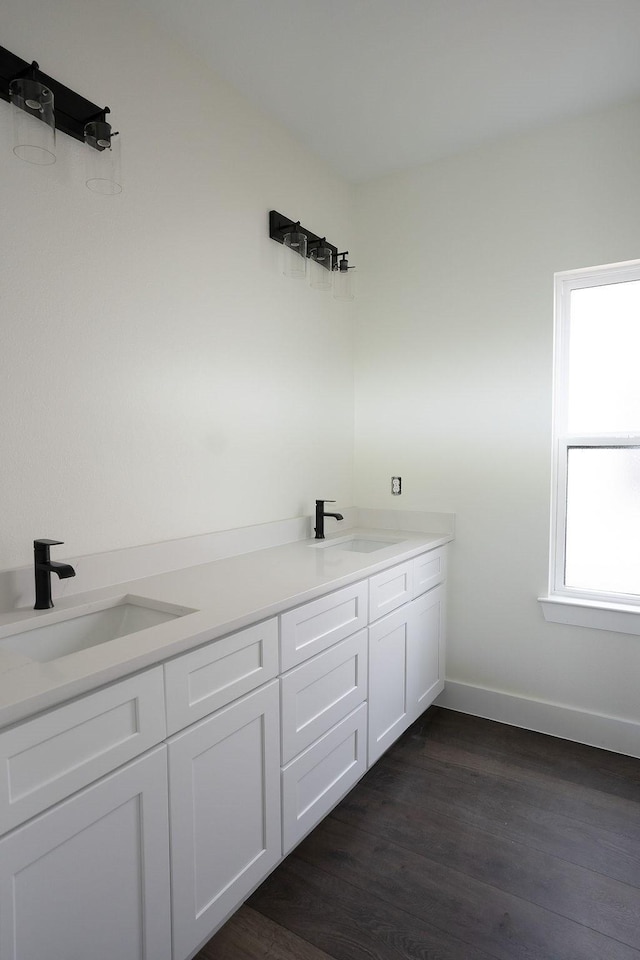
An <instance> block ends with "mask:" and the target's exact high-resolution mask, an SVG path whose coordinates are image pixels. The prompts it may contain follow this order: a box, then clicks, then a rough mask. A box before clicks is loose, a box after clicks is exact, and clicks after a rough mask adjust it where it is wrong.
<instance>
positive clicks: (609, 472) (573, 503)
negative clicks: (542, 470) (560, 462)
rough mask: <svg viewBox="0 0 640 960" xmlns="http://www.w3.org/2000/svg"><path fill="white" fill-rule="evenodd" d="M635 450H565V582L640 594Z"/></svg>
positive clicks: (639, 456) (639, 464)
mask: <svg viewBox="0 0 640 960" xmlns="http://www.w3.org/2000/svg"><path fill="white" fill-rule="evenodd" d="M639 543H640V448H638V447H570V448H569V451H568V465H567V536H566V545H565V582H566V585H567V586H568V587H573V588H575V589H581V590H595V591H601V592H604V593H607V592H613V593H627V594H635V595H636V596H638V595H640V551H639V550H638V544H639Z"/></svg>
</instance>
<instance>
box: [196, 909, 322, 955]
mask: <svg viewBox="0 0 640 960" xmlns="http://www.w3.org/2000/svg"><path fill="white" fill-rule="evenodd" d="M267 958H268V960H333V958H331V957H329V955H328V954H326V953H324V952H323V951H322V950H318V949H317V947H314V946H313V945H312V944H310V943H307V942H306V940H303V939H302V938H301V937H299V936H297V935H296V934H295V933H292V932H291V930H287V929H286V928H285V927H283V926H280V924H278V923H274V922H273V920H270V919H269V918H268V917H266V916H263V915H262V914H260V913H257V912H256V911H255V910H252V909H251V907H248V906H247V905H246V904H245V905H244V906H242V907H240V909H239V910H238V911H237V912H236V913H234V915H233V916H232V917H231V919H230V920H229V921H228V922H227V923H225V925H224V926H223V927H222V928H221V929H220V930H219V931H218V933H216V934H215V936H214V937H212V938H211V940H209V942H208V943H207V944H206V945H205V946H204V947H203V948H202V950H201V951H200V952H199V953H198V954H197V955H196V956H195V957H194V958H193V960H267Z"/></svg>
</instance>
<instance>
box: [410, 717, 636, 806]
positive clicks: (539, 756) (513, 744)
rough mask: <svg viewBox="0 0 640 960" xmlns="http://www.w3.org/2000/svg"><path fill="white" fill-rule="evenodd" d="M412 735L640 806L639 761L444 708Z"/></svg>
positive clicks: (417, 726) (413, 731)
mask: <svg viewBox="0 0 640 960" xmlns="http://www.w3.org/2000/svg"><path fill="white" fill-rule="evenodd" d="M412 733H414V734H415V733H418V734H419V735H424V734H428V738H429V739H430V740H432V741H437V742H440V743H450V744H456V745H457V746H459V747H462V748H466V749H471V750H473V751H474V753H476V754H477V755H478V756H482V757H485V758H486V759H496V760H497V759H500V758H506V759H507V760H508V762H509V764H510V765H511V766H512V767H514V768H521V769H523V770H528V771H530V772H535V773H537V774H542V775H551V776H554V777H556V778H559V779H561V780H564V781H567V782H568V783H573V784H576V785H583V786H585V787H590V788H591V789H595V790H600V791H602V792H603V793H608V794H611V795H614V796H619V797H626V798H627V799H630V800H635V801H638V800H640V760H638V759H637V758H635V757H627V756H625V755H624V754H620V753H612V752H611V751H608V750H600V749H598V748H597V747H590V746H587V745H586V744H582V743H574V742H573V741H570V740H562V739H560V738H559V737H551V736H548V735H547V734H544V733H537V732H536V731H533V730H524V729H522V728H521V727H512V726H509V725H508V724H505V723H497V722H496V721H495V720H485V719H483V718H482V717H469V716H468V715H467V714H464V713H458V712H457V711H455V710H446V709H443V708H441V707H431V708H430V709H429V710H427V711H426V712H425V713H424V714H423V715H422V718H421V719H420V720H419V721H417V723H416V724H415V725H414V728H413V730H412Z"/></svg>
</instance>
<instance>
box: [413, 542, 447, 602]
mask: <svg viewBox="0 0 640 960" xmlns="http://www.w3.org/2000/svg"><path fill="white" fill-rule="evenodd" d="M446 576H447V548H446V547H439V548H438V549H437V550H430V551H429V553H423V554H422V556H421V557H416V558H415V560H414V561H413V596H414V597H419V596H420V594H422V593H426V592H427V590H431V587H435V586H436V585H437V584H438V583H442V581H443V580H445V579H446Z"/></svg>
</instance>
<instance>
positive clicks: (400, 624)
mask: <svg viewBox="0 0 640 960" xmlns="http://www.w3.org/2000/svg"><path fill="white" fill-rule="evenodd" d="M409 607H410V605H409V604H407V605H405V606H404V607H402V608H401V609H400V610H396V611H395V612H394V613H391V614H389V616H387V617H384V618H383V619H382V620H378V621H377V622H376V623H374V624H372V625H371V626H370V627H369V755H368V764H369V766H371V764H372V763H374V762H375V761H376V760H377V759H378V758H379V757H380V756H382V754H383V753H384V752H385V750H386V749H387V748H388V747H390V746H391V744H392V743H393V742H394V741H395V740H396V739H397V738H398V737H399V736H400V734H401V733H402V731H403V730H405V729H406V727H407V726H408V725H409V722H410V721H409V715H410V710H411V705H410V703H409V701H408V670H409V639H410V627H409V615H410V611H409Z"/></svg>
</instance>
